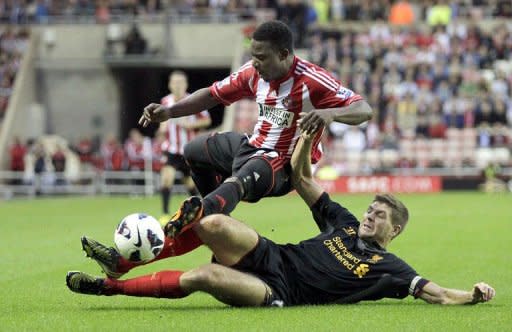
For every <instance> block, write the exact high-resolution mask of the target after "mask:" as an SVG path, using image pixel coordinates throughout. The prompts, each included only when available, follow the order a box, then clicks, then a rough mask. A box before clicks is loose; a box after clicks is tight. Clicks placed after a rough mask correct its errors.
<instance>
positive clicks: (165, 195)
mask: <svg viewBox="0 0 512 332" xmlns="http://www.w3.org/2000/svg"><path fill="white" fill-rule="evenodd" d="M170 200H171V190H170V189H169V188H162V208H163V211H164V214H169V202H170Z"/></svg>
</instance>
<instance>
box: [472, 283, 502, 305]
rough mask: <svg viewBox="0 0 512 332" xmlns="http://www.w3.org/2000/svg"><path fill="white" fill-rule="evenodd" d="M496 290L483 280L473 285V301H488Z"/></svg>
mask: <svg viewBox="0 0 512 332" xmlns="http://www.w3.org/2000/svg"><path fill="white" fill-rule="evenodd" d="M494 295H496V291H495V290H494V288H492V287H491V286H489V285H488V284H486V283H485V282H479V283H477V284H475V285H474V286H473V303H479V302H487V301H490V300H491V299H492V298H493V297H494Z"/></svg>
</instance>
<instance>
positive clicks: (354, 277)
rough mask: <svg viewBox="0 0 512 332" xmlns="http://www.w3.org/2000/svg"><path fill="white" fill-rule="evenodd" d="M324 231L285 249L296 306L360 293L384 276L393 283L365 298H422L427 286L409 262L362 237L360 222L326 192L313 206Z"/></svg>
mask: <svg viewBox="0 0 512 332" xmlns="http://www.w3.org/2000/svg"><path fill="white" fill-rule="evenodd" d="M311 211H312V213H313V217H314V219H315V221H316V222H317V224H318V225H319V227H320V229H321V230H322V233H321V234H319V235H318V236H316V237H314V238H312V239H309V240H305V241H302V242H300V243H299V244H286V245H280V246H279V247H280V250H279V251H280V253H281V256H282V259H283V261H284V262H285V266H286V276H287V279H288V285H289V288H288V291H289V292H291V293H292V294H290V297H291V298H292V299H293V302H294V303H289V304H324V303H332V302H335V301H338V300H340V299H343V298H346V297H348V296H351V295H353V294H355V293H359V292H361V291H363V290H365V289H367V288H369V287H371V286H372V285H374V284H375V283H376V282H377V281H378V280H379V279H380V278H381V277H382V276H383V275H384V274H390V275H391V276H392V277H393V285H392V286H391V287H388V288H387V289H385V290H384V291H381V292H379V293H378V294H373V295H372V296H371V297H370V298H365V299H364V300H377V299H380V298H384V297H387V298H404V297H406V296H407V295H412V296H414V297H417V296H418V295H419V293H420V292H421V289H422V288H423V287H424V286H425V285H426V284H427V283H428V280H426V279H423V278H422V277H420V276H419V275H418V273H416V271H415V270H414V269H413V268H411V267H410V266H409V265H408V264H407V263H405V262H404V261H403V260H401V259H400V258H398V257H397V256H395V255H393V254H392V253H389V252H387V251H386V250H385V249H383V248H381V247H380V246H379V245H378V244H377V243H368V242H366V241H363V240H361V239H360V238H359V237H358V235H357V230H358V227H359V222H358V221H357V219H356V217H354V215H352V213H350V212H349V211H348V210H347V209H346V208H344V207H342V206H341V205H339V204H338V203H336V202H333V201H332V200H331V199H330V198H329V195H328V194H327V193H323V194H322V196H321V197H320V199H319V200H318V201H317V202H316V203H315V204H314V205H313V206H312V207H311Z"/></svg>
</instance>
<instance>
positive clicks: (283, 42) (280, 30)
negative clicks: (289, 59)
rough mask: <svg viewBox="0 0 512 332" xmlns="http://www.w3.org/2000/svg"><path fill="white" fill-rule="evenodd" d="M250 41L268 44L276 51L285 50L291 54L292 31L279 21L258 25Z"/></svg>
mask: <svg viewBox="0 0 512 332" xmlns="http://www.w3.org/2000/svg"><path fill="white" fill-rule="evenodd" d="M252 39H254V40H257V41H267V42H270V44H271V45H272V46H273V47H274V48H275V49H276V50H278V51H281V50H283V49H287V50H288V51H290V53H291V54H293V36H292V31H291V30H290V28H288V26H287V25H286V24H284V23H283V22H281V21H268V22H264V23H262V24H260V25H259V26H258V27H257V28H256V30H255V31H254V33H253V34H252Z"/></svg>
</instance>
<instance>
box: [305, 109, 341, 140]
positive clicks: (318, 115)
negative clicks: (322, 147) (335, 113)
mask: <svg viewBox="0 0 512 332" xmlns="http://www.w3.org/2000/svg"><path fill="white" fill-rule="evenodd" d="M299 116H300V118H299V120H297V123H298V125H299V128H300V129H301V130H302V132H305V133H309V134H312V133H316V132H318V131H319V130H321V129H322V128H324V127H327V126H328V125H329V124H330V123H331V122H332V120H333V119H332V114H331V112H329V111H328V110H312V111H311V112H308V113H304V112H302V113H300V114H299Z"/></svg>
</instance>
